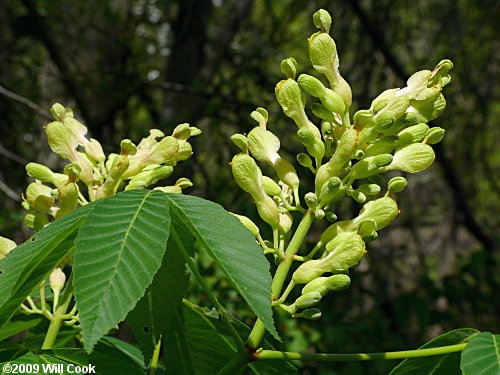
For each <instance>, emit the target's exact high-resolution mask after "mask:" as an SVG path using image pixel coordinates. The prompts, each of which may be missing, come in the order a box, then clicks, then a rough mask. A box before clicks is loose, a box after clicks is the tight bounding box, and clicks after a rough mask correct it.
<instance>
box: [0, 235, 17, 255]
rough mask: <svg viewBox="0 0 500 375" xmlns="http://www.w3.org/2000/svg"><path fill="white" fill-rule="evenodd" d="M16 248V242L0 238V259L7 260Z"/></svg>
mask: <svg viewBox="0 0 500 375" xmlns="http://www.w3.org/2000/svg"><path fill="white" fill-rule="evenodd" d="M16 246H17V244H16V243H15V242H14V241H12V240H9V239H8V238H5V237H2V236H0V259H2V258H5V257H6V256H7V254H8V253H9V252H10V251H11V250H12V249H14V248H15V247H16Z"/></svg>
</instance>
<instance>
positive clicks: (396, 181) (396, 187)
mask: <svg viewBox="0 0 500 375" xmlns="http://www.w3.org/2000/svg"><path fill="white" fill-rule="evenodd" d="M406 185H408V181H406V178H404V177H394V178H391V179H390V180H389V184H388V185H387V190H388V192H389V193H399V192H401V191H403V190H404V189H405V187H406Z"/></svg>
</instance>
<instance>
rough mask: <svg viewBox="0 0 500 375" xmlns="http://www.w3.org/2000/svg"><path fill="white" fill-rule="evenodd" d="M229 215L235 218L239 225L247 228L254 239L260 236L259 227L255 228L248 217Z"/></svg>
mask: <svg viewBox="0 0 500 375" xmlns="http://www.w3.org/2000/svg"><path fill="white" fill-rule="evenodd" d="M230 214H232V215H234V216H236V217H237V218H238V219H239V220H240V222H241V224H243V226H244V227H245V228H247V229H248V230H249V231H250V232H251V233H252V234H253V236H254V237H258V236H259V235H260V232H259V227H257V225H255V224H254V222H253V221H252V220H250V219H249V218H248V217H246V216H243V215H237V214H233V213H232V212H230Z"/></svg>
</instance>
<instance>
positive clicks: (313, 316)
mask: <svg viewBox="0 0 500 375" xmlns="http://www.w3.org/2000/svg"><path fill="white" fill-rule="evenodd" d="M294 317H297V318H304V319H309V320H318V319H319V318H321V310H320V309H316V308H313V309H306V310H304V311H302V312H301V313H300V314H294Z"/></svg>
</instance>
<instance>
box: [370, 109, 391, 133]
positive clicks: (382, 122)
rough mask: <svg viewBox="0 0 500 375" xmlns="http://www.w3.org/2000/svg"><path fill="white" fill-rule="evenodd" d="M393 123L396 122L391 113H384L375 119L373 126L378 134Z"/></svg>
mask: <svg viewBox="0 0 500 375" xmlns="http://www.w3.org/2000/svg"><path fill="white" fill-rule="evenodd" d="M394 122H396V117H395V116H394V113H393V112H390V111H389V112H384V113H382V114H380V115H379V116H376V117H375V126H376V128H377V130H378V131H379V132H383V131H384V130H386V129H388V128H390V127H391V126H392V125H393V124H394Z"/></svg>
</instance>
